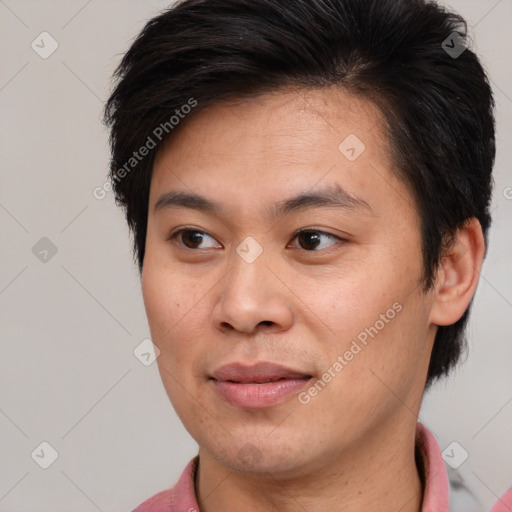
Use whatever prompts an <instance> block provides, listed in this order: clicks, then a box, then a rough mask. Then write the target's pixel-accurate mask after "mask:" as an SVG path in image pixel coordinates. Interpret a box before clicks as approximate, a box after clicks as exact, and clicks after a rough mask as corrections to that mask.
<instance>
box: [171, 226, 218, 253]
mask: <svg viewBox="0 0 512 512" xmlns="http://www.w3.org/2000/svg"><path fill="white" fill-rule="evenodd" d="M208 238H209V239H210V240H213V241H214V244H213V246H215V247H217V243H216V242H215V239H214V238H212V237H211V236H210V235H208V234H207V233H205V232H204V231H198V230H197V229H180V230H179V231H176V232H175V233H173V234H172V235H171V236H170V237H169V238H168V240H174V239H178V242H179V243H180V245H183V246H185V247H186V248H187V249H208V248H209V247H212V245H210V246H209V247H208V246H207V247H200V245H201V244H202V243H203V242H204V240H207V239H208Z"/></svg>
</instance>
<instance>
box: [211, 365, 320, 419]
mask: <svg viewBox="0 0 512 512" xmlns="http://www.w3.org/2000/svg"><path fill="white" fill-rule="evenodd" d="M311 378H312V375H310V374H307V373H304V372H302V371H299V370H294V369H292V368H288V367H286V366H282V365H279V364H275V363H270V362H266V361H262V362H258V363H256V364H253V365H250V366H248V365H244V364H242V363H232V364H227V365H224V366H221V367H220V368H218V369H217V370H215V371H214V372H213V374H212V377H211V380H212V382H213V385H214V388H215V390H216V391H217V392H218V393H219V394H220V396H221V397H223V398H224V399H225V400H227V401H228V402H229V403H230V404H231V405H233V406H235V407H239V408H242V409H263V408H266V407H271V406H273V405H276V404H278V403H280V402H282V401H283V400H284V399H285V398H286V397H288V396H289V395H291V394H293V393H297V392H298V391H300V390H301V389H302V388H303V387H305V386H306V384H307V383H308V382H309V381H310V380H311Z"/></svg>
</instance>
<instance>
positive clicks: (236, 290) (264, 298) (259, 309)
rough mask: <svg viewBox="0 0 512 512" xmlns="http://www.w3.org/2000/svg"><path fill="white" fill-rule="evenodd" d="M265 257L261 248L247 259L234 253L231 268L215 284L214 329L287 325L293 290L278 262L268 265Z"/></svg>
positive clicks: (272, 328) (245, 330) (274, 328)
mask: <svg viewBox="0 0 512 512" xmlns="http://www.w3.org/2000/svg"><path fill="white" fill-rule="evenodd" d="M267 260H268V258H267V257H266V255H265V252H264V253H263V254H262V255H260V256H259V257H258V258H257V259H256V260H255V261H253V262H251V263H248V262H247V261H245V260H244V259H243V258H241V257H240V256H239V255H238V254H235V255H234V257H233V267H232V270H231V271H230V272H229V273H228V274H227V275H226V276H225V278H224V279H223V280H222V282H221V283H219V287H218V294H219V295H218V297H217V302H216V304H215V308H214V312H213V321H214V322H215V326H216V328H217V329H219V330H221V331H224V332H227V331H239V332H243V333H246V334H254V333H256V332H257V331H263V332H265V333H267V334H268V333H270V332H280V331H283V330H287V329H289V328H290V326H291V325H292V322H293V309H292V300H293V294H292V292H291V291H290V289H289V288H288V286H289V285H288V286H287V285H286V284H285V283H286V276H284V275H282V274H281V275H280V273H279V272H278V271H277V268H278V265H272V268H269V265H268V262H267ZM274 267H275V268H274Z"/></svg>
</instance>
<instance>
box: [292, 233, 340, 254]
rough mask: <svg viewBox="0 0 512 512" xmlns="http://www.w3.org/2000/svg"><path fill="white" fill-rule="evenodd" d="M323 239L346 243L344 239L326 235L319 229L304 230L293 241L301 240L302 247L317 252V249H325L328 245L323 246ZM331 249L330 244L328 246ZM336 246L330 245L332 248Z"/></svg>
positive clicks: (329, 234)
mask: <svg viewBox="0 0 512 512" xmlns="http://www.w3.org/2000/svg"><path fill="white" fill-rule="evenodd" d="M322 237H323V238H324V240H325V239H331V240H334V241H335V242H336V241H341V242H343V241H345V240H343V239H342V238H340V237H338V236H336V235H333V234H331V233H326V232H325V231H320V230H317V229H303V230H301V231H299V232H297V233H296V234H295V236H294V237H293V240H295V239H297V240H299V243H300V245H301V246H302V247H303V248H304V249H305V250H307V251H310V252H311V250H312V251H314V252H318V251H315V249H318V248H319V249H325V248H326V247H325V245H326V244H322ZM327 245H328V247H329V244H327ZM332 245H335V243H334V244H330V246H332Z"/></svg>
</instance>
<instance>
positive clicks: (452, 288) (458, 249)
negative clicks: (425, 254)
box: [430, 217, 485, 325]
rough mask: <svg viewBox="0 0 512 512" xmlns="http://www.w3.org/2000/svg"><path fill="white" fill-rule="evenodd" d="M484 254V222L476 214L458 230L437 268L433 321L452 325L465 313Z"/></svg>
mask: <svg viewBox="0 0 512 512" xmlns="http://www.w3.org/2000/svg"><path fill="white" fill-rule="evenodd" d="M484 256H485V239H484V235H483V232H482V226H481V225H480V222H479V221H478V219H476V218H474V217H473V218H472V219H470V220H468V221H467V222H466V224H465V225H464V226H463V227H462V228H460V229H458V230H457V232H456V233H455V236H454V240H453V244H452V245H451V246H450V249H449V250H448V254H447V255H446V256H445V258H444V259H443V260H442V263H441V265H440V267H439V269H438V273H437V278H436V284H435V292H434V299H433V303H432V307H431V310H430V322H431V323H432V324H434V325H451V324H454V323H455V322H457V320H459V318H460V317H461V316H462V315H463V314H464V311H466V309H467V308H468V306H469V303H470V302H471V299H472V297H473V295H474V293H475V290H476V286H477V284H478V279H479V278H480V271H481V269H482V262H483V259H484Z"/></svg>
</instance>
